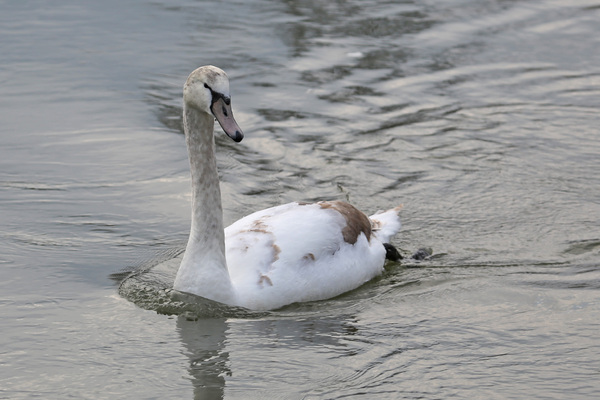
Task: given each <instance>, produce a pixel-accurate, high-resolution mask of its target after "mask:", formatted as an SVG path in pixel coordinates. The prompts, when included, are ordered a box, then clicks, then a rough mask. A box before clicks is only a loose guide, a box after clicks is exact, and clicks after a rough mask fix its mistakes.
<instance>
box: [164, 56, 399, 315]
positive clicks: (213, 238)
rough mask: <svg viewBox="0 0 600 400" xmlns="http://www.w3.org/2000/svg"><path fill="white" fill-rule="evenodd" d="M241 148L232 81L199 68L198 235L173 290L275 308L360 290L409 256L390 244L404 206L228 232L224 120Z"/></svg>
mask: <svg viewBox="0 0 600 400" xmlns="http://www.w3.org/2000/svg"><path fill="white" fill-rule="evenodd" d="M215 118H216V120H217V121H218V122H219V124H220V125H221V127H222V128H223V131H224V132H225V133H226V134H227V135H228V136H229V137H230V138H231V139H233V140H234V141H236V142H239V141H241V140H242V139H243V137H244V135H243V133H242V130H241V129H240V127H239V126H238V124H237V122H236V121H235V119H234V118H233V113H232V110H231V97H230V95H229V80H228V78H227V75H226V74H225V72H224V71H223V70H221V69H219V68H217V67H215V66H211V65H209V66H203V67H200V68H198V69H196V70H194V71H193V72H192V73H191V74H190V75H189V77H188V79H187V81H186V83H185V85H184V88H183V124H184V131H185V139H186V144H187V148H188V156H189V162H190V171H191V183H192V222H191V229H190V235H189V239H188V242H187V246H186V249H185V253H184V256H183V258H182V260H181V264H180V266H179V270H178V271H177V275H176V277H175V282H174V285H173V288H174V289H175V290H177V291H180V292H187V293H192V294H195V295H198V296H202V297H204V298H208V299H210V300H214V301H217V302H220V303H225V304H227V305H231V306H242V307H245V308H248V309H252V310H272V309H277V308H280V307H282V306H284V305H287V304H291V303H296V302H306V301H314V300H323V299H327V298H331V297H335V296H337V295H340V294H342V293H344V292H347V291H349V290H352V289H355V288H357V287H359V286H360V285H362V284H364V283H365V282H367V281H369V280H371V279H372V278H374V277H375V276H377V275H379V274H381V273H382V272H383V266H384V263H385V259H386V255H387V258H392V259H398V258H399V257H400V255H399V254H398V253H397V252H396V250H395V249H394V248H393V246H391V245H390V244H388V243H387V242H388V241H389V239H390V238H391V237H392V236H393V235H394V234H396V233H397V232H398V230H399V229H400V226H401V223H400V219H399V217H398V212H399V210H400V207H401V206H398V207H395V208H392V209H390V210H388V211H385V212H378V213H376V214H375V215H372V216H371V217H367V216H366V215H365V214H363V213H362V212H361V211H359V210H357V209H356V208H355V207H354V206H352V205H350V204H348V203H345V202H342V201H320V202H317V203H304V202H293V203H289V204H284V205H280V206H275V207H271V208H267V209H265V210H262V211H258V212H255V213H253V214H251V215H248V216H246V217H244V218H242V219H240V220H239V221H237V222H234V223H233V224H232V225H230V226H229V227H227V228H225V229H224V228H223V209H222V205H221V191H220V188H219V177H218V173H217V163H216V158H215V140H214V133H213V128H214V120H215Z"/></svg>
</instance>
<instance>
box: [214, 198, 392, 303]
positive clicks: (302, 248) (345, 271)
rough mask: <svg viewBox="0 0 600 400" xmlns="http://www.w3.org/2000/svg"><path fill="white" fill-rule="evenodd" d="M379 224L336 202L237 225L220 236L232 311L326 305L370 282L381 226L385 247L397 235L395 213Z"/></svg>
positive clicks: (272, 212) (377, 266)
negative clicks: (232, 291) (233, 293)
mask: <svg viewBox="0 0 600 400" xmlns="http://www.w3.org/2000/svg"><path fill="white" fill-rule="evenodd" d="M380 215H384V214H380ZM380 219H382V220H383V221H379V220H378V221H371V220H369V218H367V216H366V215H364V214H363V213H362V212H360V211H358V210H357V209H356V208H354V207H353V206H351V205H349V204H347V203H344V202H338V201H333V202H320V203H314V204H304V203H290V204H285V205H282V206H278V207H273V208H269V209H266V210H262V211H258V212H256V213H254V214H251V215H249V216H247V217H244V218H242V219H240V220H239V221H237V222H235V223H234V224H232V225H231V226H229V227H227V228H226V229H225V246H226V258H227V266H228V269H229V274H230V277H231V281H232V283H233V286H234V288H235V291H236V293H237V297H238V299H237V300H238V303H239V304H240V305H242V306H244V307H248V308H252V309H273V308H278V307H281V306H283V305H286V304H290V303H293V302H303V301H312V300H320V299H325V298H331V297H334V296H337V295H339V294H341V293H344V292H346V291H349V290H352V289H354V288H356V287H358V286H360V285H362V284H363V283H365V282H367V281H369V280H370V279H372V278H373V277H375V276H377V275H379V274H380V273H381V272H382V271H383V265H384V262H385V248H384V246H383V244H382V242H381V237H379V236H380V235H378V233H379V232H382V231H383V229H385V228H386V226H387V228H388V229H387V231H388V232H384V233H386V235H385V236H386V238H385V239H386V241H387V238H388V237H389V235H388V233H391V232H392V231H394V232H393V233H395V231H397V230H398V229H399V228H400V221H399V218H398V216H397V210H396V211H393V210H392V212H388V214H385V218H380ZM394 224H395V226H394ZM372 225H373V226H372Z"/></svg>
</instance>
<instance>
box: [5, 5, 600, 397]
mask: <svg viewBox="0 0 600 400" xmlns="http://www.w3.org/2000/svg"><path fill="white" fill-rule="evenodd" d="M0 10H1V12H0V54H1V55H0V60H1V63H0V320H1V335H0V398H6V399H32V398H43V399H54V398H56V399H65V398H77V399H83V398H89V399H105V398H106V399H115V398H135V399H164V398H178V399H180V398H202V399H213V398H225V399H259V398H260V399H264V398H273V399H275V398H277V399H300V398H307V399H308V398H311V399H312V398H322V399H334V398H335V399H337V398H353V399H354V398H364V399H401V398H408V399H413V398H426V399H447V398H469V399H473V398H481V399H507V398H511V399H531V398H536V399H567V398H568V399H589V398H594V397H597V396H598V392H599V391H600V383H599V382H600V379H599V378H600V339H598V332H600V330H599V329H600V323H599V321H600V264H599V259H600V177H599V176H600V174H599V172H600V140H599V137H600V135H599V134H598V129H599V128H598V127H599V126H600V114H599V108H600V24H598V21H599V20H600V2H598V1H597V0H595V1H592V0H589V1H587V0H581V1H567V0H562V1H559V0H555V1H552V0H541V1H501V0H496V1H491V0H482V1H481V0H480V1H475V0H450V1H444V2H441V1H408V0H407V1H402V2H388V1H334V2H332V1H302V2H301V1H292V0H288V1H269V0H257V1H237V2H224V1H223V2H221V1H202V2H193V1H189V0H181V1H171V2H166V1H160V0H158V1H144V0H137V1H130V2H121V1H114V0H107V1H101V2H99V1H80V0H78V1H75V0H71V1H61V2H45V1H31V0H23V1H19V2H17V1H13V2H2V3H0ZM204 64H214V65H218V66H220V67H221V68H223V69H225V70H226V71H227V72H228V73H229V75H230V78H231V90H232V96H233V107H234V112H235V114H236V119H237V121H238V123H239V124H240V126H241V127H242V128H243V129H244V131H245V133H246V138H245V139H244V141H243V142H241V143H239V144H236V143H233V142H232V141H230V140H228V139H227V138H226V137H224V135H223V134H221V133H219V132H217V143H218V148H219V155H218V161H219V168H220V174H221V180H222V190H223V201H224V205H223V206H224V214H225V220H226V222H227V223H231V222H233V221H235V220H236V219H238V218H240V217H242V216H244V215H246V214H248V213H250V212H252V211H255V210H258V209H262V208H266V207H268V206H273V205H277V204H281V203H285V202H289V201H294V200H303V201H315V200H323V199H343V200H349V201H351V202H352V203H353V204H355V205H356V206H357V207H359V208H360V209H362V210H364V211H365V212H375V211H377V210H378V209H384V208H388V207H390V206H394V205H396V204H399V203H402V204H404V210H403V211H402V219H403V223H404V227H403V230H402V231H401V233H400V234H399V235H398V236H397V237H396V238H395V239H394V241H393V243H394V244H395V245H396V246H397V247H398V248H399V249H400V251H401V252H402V253H403V254H404V255H405V256H407V259H405V261H404V262H403V263H402V264H401V265H400V264H395V263H392V264H388V265H387V271H386V274H385V275H384V276H383V277H381V278H380V279H376V280H375V281H373V282H370V283H369V284H367V285H365V286H363V287H361V288H359V289H357V290H355V291H353V292H351V293H348V294H346V295H343V296H341V297H339V298H336V299H331V300H327V301H321V302H315V303H310V304H301V305H292V306H289V307H286V308H284V309H282V310H277V311H274V312H269V313H263V314H253V313H247V312H244V311H241V310H235V309H227V308H226V307H220V306H218V305H214V304H204V305H203V304H201V303H200V304H196V305H195V306H193V307H192V306H190V304H195V303H194V301H192V300H189V303H188V300H186V299H185V298H184V299H179V300H177V301H175V300H173V299H172V298H170V297H169V293H168V284H169V279H171V275H172V273H173V271H172V268H176V263H175V264H174V265H175V267H173V265H172V266H171V267H172V268H171V270H168V268H167V270H166V271H158V270H153V269H152V268H151V267H152V266H153V265H155V264H156V263H157V262H159V261H163V260H166V259H169V258H170V257H172V256H174V255H175V254H176V253H177V252H178V251H179V249H180V248H181V246H182V244H184V243H185V240H186V238H187V233H188V229H189V214H190V211H189V201H190V194H189V172H188V164H187V153H186V150H185V142H184V137H183V134H182V128H181V117H180V114H181V87H182V85H183V82H184V81H185V78H186V77H187V75H188V74H189V72H191V71H192V70H193V69H194V68H196V67H197V66H200V65H204ZM420 247H431V248H432V249H433V252H434V255H433V256H432V257H431V258H429V259H426V260H423V261H415V260H411V259H410V258H409V256H410V254H411V253H412V252H414V251H415V250H417V249H418V248H420ZM168 265H169V264H168V263H167V266H168ZM139 268H142V269H143V270H144V271H149V272H148V275H144V276H145V277H146V278H147V279H146V278H145V279H146V280H145V281H143V283H140V282H139V281H138V282H135V281H133V280H131V279H130V280H125V283H123V285H125V287H126V286H127V282H134V283H135V284H134V285H133V287H134V288H135V290H134V291H133V292H129V293H128V292H127V291H124V290H123V287H121V288H120V287H119V284H120V283H121V282H122V279H123V276H125V274H123V273H122V272H123V271H131V270H138V269H139ZM142 275H143V274H141V275H139V276H142ZM132 293H133V294H132ZM128 296H129V297H128ZM144 296H145V297H144ZM194 307H195V308H194Z"/></svg>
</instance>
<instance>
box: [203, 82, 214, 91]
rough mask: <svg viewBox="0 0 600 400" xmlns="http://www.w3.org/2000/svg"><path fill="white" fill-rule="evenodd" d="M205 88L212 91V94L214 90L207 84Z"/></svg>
mask: <svg viewBox="0 0 600 400" xmlns="http://www.w3.org/2000/svg"><path fill="white" fill-rule="evenodd" d="M204 87H205V88H207V89H208V90H210V91H211V92H212V89H211V88H210V86H208V85H207V84H206V83H205V84H204Z"/></svg>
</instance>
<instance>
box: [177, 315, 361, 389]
mask: <svg viewBox="0 0 600 400" xmlns="http://www.w3.org/2000/svg"><path fill="white" fill-rule="evenodd" d="M177 329H178V331H179V334H180V336H181V340H182V342H183V344H184V347H185V349H186V355H187V356H188V357H189V360H190V365H189V367H188V371H189V373H190V376H191V380H192V383H193V385H194V398H195V399H222V398H224V396H225V386H226V384H227V380H229V381H230V382H229V384H230V385H231V384H232V383H233V379H235V384H234V385H233V386H235V387H237V388H238V389H239V388H240V387H242V388H243V387H252V388H253V391H254V390H257V391H258V392H259V393H258V395H259V396H260V392H261V390H265V392H266V391H268V390H276V389H277V386H278V385H281V388H282V389H284V388H287V390H289V388H290V386H294V385H296V384H297V383H298V381H297V376H299V375H303V374H306V373H307V370H306V369H307V368H308V369H309V370H310V369H311V367H310V366H315V365H322V364H321V363H323V362H324V361H326V360H325V359H323V357H325V358H327V357H328V356H326V354H328V353H327V351H325V352H324V351H323V350H324V349H329V350H330V351H331V350H333V351H334V352H335V353H337V354H338V355H340V354H345V353H347V352H348V353H349V354H347V355H352V354H350V353H352V349H351V348H349V347H348V344H347V341H346V340H344V339H347V338H348V337H349V336H353V335H354V334H355V333H356V331H357V328H356V326H355V319H354V318H353V317H351V316H336V317H333V318H327V317H325V318H323V316H322V315H320V316H319V315H318V314H312V313H311V314H310V315H306V314H297V315H296V317H294V314H293V313H292V314H291V315H290V314H286V315H284V314H278V313H273V314H270V315H268V316H263V317H260V318H257V319H243V318H234V319H225V318H214V319H198V320H195V321H194V320H190V318H186V317H185V316H179V317H178V319H177ZM342 341H343V342H346V343H341V342H342ZM282 354H286V355H287V357H288V359H287V360H284V359H282V358H281V356H282ZM329 355H331V354H329ZM290 361H291V362H290ZM327 375H328V374H325V375H324V376H321V377H320V379H323V380H327V379H328V376H327ZM257 376H270V381H269V383H267V382H261V381H256V377H257ZM229 377H231V378H229ZM264 385H268V387H267V386H264ZM261 388H262V389H261ZM230 389H232V388H230ZM232 390H233V391H235V390H236V389H235V388H233V389H232ZM255 394H257V393H255Z"/></svg>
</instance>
